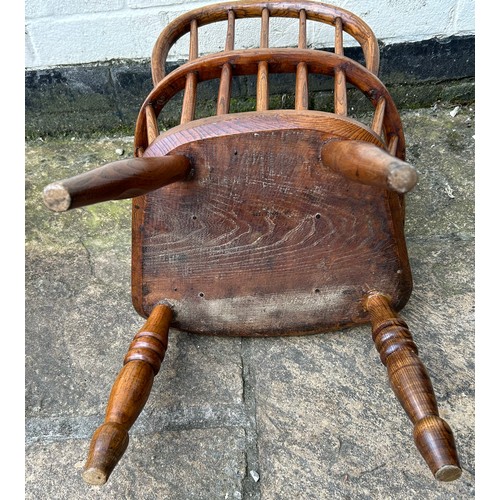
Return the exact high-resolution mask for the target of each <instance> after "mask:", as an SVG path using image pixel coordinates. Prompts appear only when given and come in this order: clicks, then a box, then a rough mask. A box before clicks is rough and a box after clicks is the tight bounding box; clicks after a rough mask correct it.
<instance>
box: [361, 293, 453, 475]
mask: <svg viewBox="0 0 500 500" xmlns="http://www.w3.org/2000/svg"><path fill="white" fill-rule="evenodd" d="M365 307H366V309H367V311H368V313H369V314H370V318H371V323H372V336H373V340H374V342H375V345H376V347H377V350H378V352H379V354H380V359H381V360H382V363H383V364H384V365H385V366H386V367H387V372H388V375H389V381H390V384H391V387H392V390H393V391H394V393H395V394H396V397H397V398H398V400H399V402H400V403H401V405H402V406H403V408H404V410H405V411H406V413H407V415H408V417H409V418H410V420H411V421H412V423H413V425H414V428H413V438H414V440H415V444H416V445H417V448H418V450H419V452H420V454H421V455H422V456H423V458H424V460H425V461H426V462H427V465H428V466H429V468H430V470H431V471H432V473H433V474H434V477H435V478H436V479H437V480H439V481H454V480H455V479H458V478H459V477H460V475H461V473H462V471H461V468H460V463H459V460H458V455H457V450H456V447H455V439H454V437H453V432H452V430H451V428H450V426H449V425H448V424H447V423H446V422H445V421H444V420H443V419H442V418H441V417H440V416H439V412H438V407H437V402H436V396H435V394H434V389H433V387H432V382H431V380H430V378H429V375H428V373H427V370H426V369H425V366H424V365H423V363H422V361H421V360H420V358H419V357H418V349H417V346H416V345H415V343H414V341H413V338H412V336H411V333H410V331H409V329H408V325H407V324H406V323H405V322H404V321H403V320H402V319H401V318H400V317H399V316H398V314H397V313H396V312H395V311H394V310H393V308H392V307H391V305H390V301H389V298H388V297H387V296H385V295H383V294H380V293H373V294H370V295H369V296H368V297H367V299H366V302H365Z"/></svg>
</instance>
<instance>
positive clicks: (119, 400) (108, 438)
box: [82, 304, 172, 485]
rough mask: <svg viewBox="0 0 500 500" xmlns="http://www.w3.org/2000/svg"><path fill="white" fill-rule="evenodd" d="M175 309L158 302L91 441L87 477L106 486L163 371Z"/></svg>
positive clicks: (120, 375)
mask: <svg viewBox="0 0 500 500" xmlns="http://www.w3.org/2000/svg"><path fill="white" fill-rule="evenodd" d="M171 320H172V310H171V309H170V308H169V307H168V306H166V305H163V304H160V305H157V306H156V307H155V308H154V309H153V311H152V312H151V315H150V316H149V318H148V320H147V321H146V323H145V324H144V326H143V327H142V328H141V330H140V331H139V332H138V333H137V335H136V336H135V337H134V340H133V341H132V343H131V344H130V347H129V350H128V352H127V355H126V356H125V359H124V361H123V364H124V366H123V368H122V369H121V371H120V373H119V374H118V377H117V378H116V381H115V383H114V385H113V388H112V390H111V394H110V397H109V402H108V407H107V409H106V416H105V418H104V423H103V424H102V425H101V426H100V427H98V428H97V430H96V431H95V433H94V436H93V438H92V441H91V443H90V449H89V454H88V458H87V462H86V464H85V468H84V472H83V475H82V476H83V480H84V481H85V482H87V483H89V484H92V485H103V484H104V483H105V482H106V481H107V480H108V478H109V475H110V474H111V472H112V471H113V469H114V468H115V466H116V465H117V464H118V462H119V460H120V458H121V457H122V455H123V454H124V453H125V450H126V449H127V445H128V439H129V438H128V431H129V430H130V428H131V427H132V425H133V424H134V422H135V421H136V419H137V417H138V416H139V414H140V413H141V411H142V409H143V408H144V405H145V404H146V401H147V399H148V397H149V393H150V392H151V387H152V386H153V379H154V377H155V375H156V374H157V373H158V371H159V370H160V366H161V363H162V361H163V358H164V356H165V351H166V349H167V342H168V329H169V326H170V322H171Z"/></svg>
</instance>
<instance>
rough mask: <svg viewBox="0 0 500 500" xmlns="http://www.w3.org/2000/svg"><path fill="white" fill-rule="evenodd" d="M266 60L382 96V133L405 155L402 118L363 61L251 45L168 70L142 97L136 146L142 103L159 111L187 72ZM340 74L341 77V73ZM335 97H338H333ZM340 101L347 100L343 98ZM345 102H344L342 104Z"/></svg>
mask: <svg viewBox="0 0 500 500" xmlns="http://www.w3.org/2000/svg"><path fill="white" fill-rule="evenodd" d="M261 62H266V63H267V64H268V68H269V71H270V72H275V73H278V72H284V73H295V72H296V70H297V66H298V64H299V63H302V62H304V63H306V64H307V68H308V71H309V73H317V74H324V75H330V76H332V75H333V74H336V73H339V74H342V75H345V79H346V80H347V82H349V83H351V84H352V85H354V86H355V87H357V88H358V89H359V90H360V91H361V92H362V93H364V94H365V96H366V97H367V98H368V99H369V100H370V101H371V102H372V104H373V106H374V107H376V106H377V103H378V101H379V100H380V99H381V98H384V99H385V112H384V118H383V130H384V136H385V138H386V140H387V141H390V140H391V139H392V137H393V136H397V137H398V141H397V143H396V146H397V148H396V156H398V157H399V158H401V159H404V151H405V143H404V136H403V131H402V125H401V120H400V117H399V113H398V111H397V109H396V106H395V104H394V102H393V100H392V98H391V96H390V95H389V92H388V91H387V89H386V88H385V86H384V85H383V84H382V82H381V81H380V80H379V79H378V78H377V77H376V76H375V75H373V74H372V73H371V72H369V71H368V70H367V69H366V68H364V67H363V66H362V65H360V64H358V63H356V62H354V61H352V60H351V59H348V58H346V57H344V56H339V55H337V54H330V53H327V52H318V51H311V50H305V49H254V50H240V51H238V50H235V51H230V52H224V53H221V54H215V55H210V56H205V57H200V58H198V59H196V60H194V61H192V62H188V63H186V64H184V65H183V66H181V67H179V68H177V69H176V70H174V71H172V72H171V73H169V74H168V75H167V76H166V77H165V78H164V79H163V80H162V81H161V82H160V83H158V85H157V86H156V87H155V89H153V90H152V92H151V93H150V94H149V96H148V97H147V98H146V100H145V104H144V105H143V107H142V108H141V111H140V113H139V116H138V119H137V123H136V129H135V146H136V149H137V148H140V147H142V148H143V149H144V148H145V147H146V145H147V134H146V126H145V111H144V107H145V106H146V105H148V104H152V105H153V106H154V108H155V112H156V115H158V114H159V113H160V111H161V109H162V108H163V107H164V106H165V104H166V103H167V102H168V101H169V100H170V99H171V98H172V97H173V96H174V95H175V94H176V93H177V92H180V91H181V90H182V89H184V87H185V84H186V78H187V75H188V74H189V73H191V72H197V74H198V79H199V81H205V80H210V79H218V78H220V73H221V68H222V67H224V65H226V64H229V65H230V67H231V69H232V74H233V75H242V74H257V73H258V67H259V63H261ZM342 78H343V77H342ZM336 99H337V98H336ZM342 99H343V101H342V102H343V103H345V104H347V103H346V102H345V101H344V99H345V98H344V97H343V98H342ZM343 105H344V104H343Z"/></svg>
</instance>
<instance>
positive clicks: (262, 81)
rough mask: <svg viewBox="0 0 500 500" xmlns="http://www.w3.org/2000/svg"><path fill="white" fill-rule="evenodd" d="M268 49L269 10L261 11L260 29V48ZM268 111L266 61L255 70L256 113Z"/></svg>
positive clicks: (267, 68)
mask: <svg viewBox="0 0 500 500" xmlns="http://www.w3.org/2000/svg"><path fill="white" fill-rule="evenodd" d="M268 47H269V9H263V10H262V19H261V28H260V48H261V49H267V48H268ZM268 109H269V66H268V64H267V61H260V62H259V65H258V69H257V111H266V110H268Z"/></svg>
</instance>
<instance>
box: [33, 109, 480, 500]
mask: <svg viewBox="0 0 500 500" xmlns="http://www.w3.org/2000/svg"><path fill="white" fill-rule="evenodd" d="M452 109H453V106H445V105H437V106H435V107H433V108H429V109H420V110H415V111H407V112H404V113H402V119H403V123H404V125H405V132H406V137H407V144H408V159H409V161H410V162H412V163H413V164H414V165H415V167H416V168H417V170H418V172H419V174H420V182H419V184H418V185H417V187H416V188H415V190H414V191H413V192H412V193H410V194H409V195H408V196H407V224H406V230H407V243H408V251H409V255H410V262H411V266H412V271H413V278H414V291H413V294H412V296H411V298H410V301H409V302H408V304H407V306H406V307H405V308H404V310H403V312H402V315H403V316H404V318H405V319H406V320H407V321H408V323H409V325H410V329H411V331H412V333H413V336H414V338H415V341H416V342H417V345H418V346H419V349H420V356H421V358H422V360H423V361H424V363H425V364H426V366H427V368H428V371H429V373H430V375H431V378H432V380H433V383H434V388H435V391H436V396H437V399H438V403H439V405H440V410H441V412H442V415H443V417H444V418H445V419H447V420H448V422H449V423H450V425H451V426H452V428H453V430H454V432H455V437H456V440H457V447H458V450H459V453H460V456H461V460H462V465H463V469H464V473H463V476H462V478H461V479H459V480H458V481H455V482H454V483H451V484H441V483H437V482H436V481H435V480H434V479H433V478H432V476H431V474H430V472H429V471H428V469H427V467H426V466H425V464H424V463H423V460H422V459H421V457H420V455H419V454H418V452H417V451H416V449H415V447H414V445H413V441H412V437H411V432H412V429H411V425H410V423H409V420H408V419H407V417H406V415H405V414H404V412H403V410H402V409H401V408H400V406H399V403H398V402H397V401H396V398H395V397H394V395H393V393H392V391H391V390H390V388H389V385H388V381H387V374H386V370H385V368H384V367H383V366H382V364H381V362H380V360H379V357H378V354H377V352H376V350H375V347H374V346H373V343H372V341H371V337H370V329H369V327H368V326H360V327H356V328H352V329H347V330H342V331H339V332H333V333H327V334H321V335H313V336H306V337H294V338H290V337H289V338H269V339H265V338H264V339H238V338H218V337H202V336H193V335H187V334H184V333H181V332H177V331H175V330H174V331H172V332H171V336H170V344H169V349H168V350H167V355H166V358H165V361H164V364H163V366H162V370H161V371H160V373H159V374H158V375H157V377H156V379H155V384H154V386H153V390H152V393H151V397H150V398H149V401H148V403H147V404H146V407H145V409H144V410H143V413H142V414H141V416H140V417H139V419H138V421H137V422H136V424H135V425H134V427H133V428H132V431H131V443H130V445H129V449H128V450H127V452H126V453H125V456H124V457H123V458H122V460H121V461H120V463H119V464H118V466H117V468H116V470H115V471H114V472H113V474H112V475H111V477H110V479H109V481H108V483H107V484H106V485H105V486H103V487H102V488H100V489H99V488H98V487H90V486H87V485H86V484H85V483H83V481H82V480H81V478H80V474H81V471H82V468H83V464H84V461H85V458H86V453H87V448H88V443H89V439H90V436H91V435H92V433H93V431H94V429H95V428H96V427H97V426H98V425H99V424H100V422H101V421H102V418H103V415H104V411H105V406H106V404H107V398H108V395H109V391H110V389H111V386H112V384H113V382H114V379H115V376H116V374H117V372H118V370H119V369H120V366H121V362H122V359H123V356H124V354H125V352H126V350H127V348H128V345H129V343H130V341H131V339H132V337H133V335H134V334H135V332H136V331H137V329H138V328H139V327H140V326H141V325H142V323H143V320H142V319H141V318H140V317H139V316H138V315H137V314H136V312H135V311H134V309H133V307H132V305H131V300H130V202H129V201H128V200H124V201H115V202H108V203H105V204H99V205H95V206H92V207H86V208H84V209H79V210H74V211H71V212H69V213H66V214H52V213H50V212H48V211H47V210H46V209H45V208H44V207H43V205H42V203H41V191H42V189H43V186H44V185H46V184H47V183H49V182H51V181H53V180H55V179H60V178H64V177H68V176H71V175H75V174H77V173H80V172H82V171H85V170H88V169H90V168H93V167H95V166H99V165H101V164H103V163H105V162H108V161H112V160H116V159H121V158H124V157H130V156H132V138H130V137H109V138H108V137H102V138H99V139H82V138H74V139H72V138H71V137H66V138H53V139H47V140H41V139H38V140H33V141H29V142H27V143H26V179H27V181H26V190H27V191H26V192H27V195H26V302H27V307H26V335H25V338H26V349H25V350H26V398H25V402H26V413H25V416H26V476H25V491H26V498H29V499H31V498H33V499H35V498H36V499H45V498H47V499H51V500H52V499H58V498H61V499H62V498H64V499H80V498H86V499H87V498H107V499H115V498H116V499H124V498H125V499H129V498H130V499H142V498H144V499H156V498H160V499H163V498H172V499H178V500H184V499H188V498H196V499H207V500H212V499H219V498H220V499H226V498H228V499H233V498H244V499H248V500H253V499H262V500H275V499H291V498H293V499H312V498H314V499H323V498H325V499H326V498H328V499H330V498H332V499H333V498H352V499H365V498H366V499H368V498H370V499H372V498H380V499H393V498H394V499H406V498H419V499H427V498H428V499H435V498H437V499H441V498H442V499H452V498H461V499H462V498H464V499H466V498H474V142H473V134H474V109H473V108H468V107H463V108H461V109H460V112H459V113H458V114H457V115H456V116H455V117H452V116H451V115H450V111H451V110H452ZM117 150H123V153H122V151H118V153H117V152H116V151H117ZM120 153H122V154H120ZM251 471H253V475H252V474H251V473H250V472H251ZM256 473H257V474H258V475H256Z"/></svg>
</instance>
